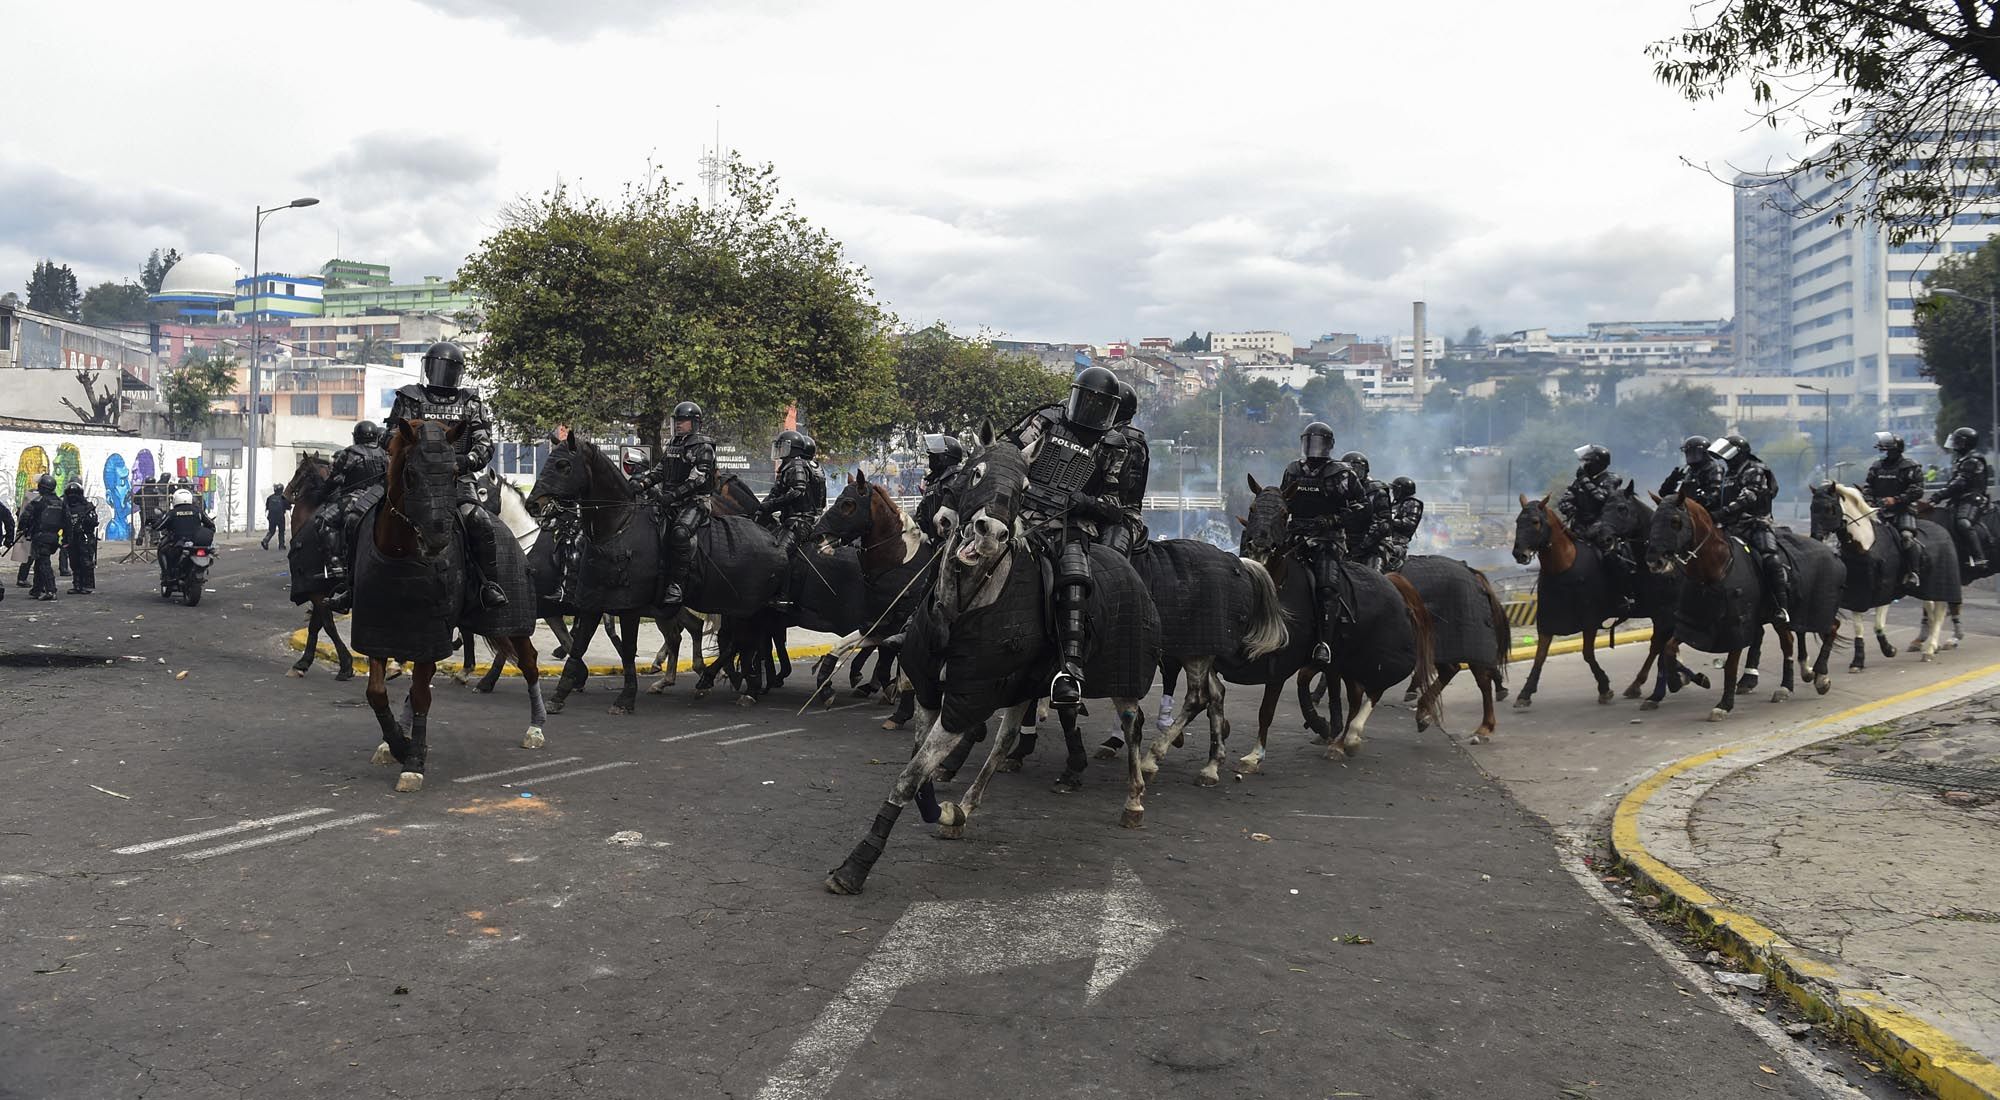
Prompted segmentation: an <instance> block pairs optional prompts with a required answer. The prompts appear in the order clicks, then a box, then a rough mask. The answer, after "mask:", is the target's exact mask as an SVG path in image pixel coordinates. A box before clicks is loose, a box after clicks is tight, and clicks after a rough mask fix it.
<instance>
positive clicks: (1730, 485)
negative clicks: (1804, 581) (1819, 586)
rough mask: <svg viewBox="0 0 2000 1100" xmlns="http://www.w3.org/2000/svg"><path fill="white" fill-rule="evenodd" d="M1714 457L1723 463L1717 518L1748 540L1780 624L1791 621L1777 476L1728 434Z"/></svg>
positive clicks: (1740, 439)
mask: <svg viewBox="0 0 2000 1100" xmlns="http://www.w3.org/2000/svg"><path fill="white" fill-rule="evenodd" d="M1708 449H1709V453H1710V454H1713V455H1714V456H1715V457H1717V458H1719V459H1721V460H1722V462H1723V463H1724V468H1723V477H1722V507H1721V508H1719V509H1717V510H1716V512H1715V519H1716V521H1717V522H1718V523H1720V524H1722V529H1723V530H1725V531H1727V532H1729V533H1730V534H1731V535H1734V536H1736V537H1737V538H1739V539H1741V540H1743V542H1744V543H1745V544H1746V545H1748V546H1749V547H1750V550H1751V552H1752V553H1753V554H1754V555H1755V556H1756V558H1757V566H1758V569H1759V571H1760V572H1761V573H1762V574H1763V576H1764V585H1765V587H1767V588H1769V589H1770V590H1771V606H1772V608H1773V609H1774V610H1775V612H1776V614H1775V616H1774V617H1775V618H1776V619H1777V621H1778V622H1781V623H1789V622H1791V621H1792V610H1791V608H1792V566H1791V563H1790V562H1788V561H1786V560H1785V555H1784V554H1783V553H1782V552H1781V551H1779V549H1778V533H1777V531H1776V529H1775V528H1773V527H1772V526H1771V502H1772V501H1773V500H1776V499H1777V498H1778V476H1777V475H1776V474H1773V473H1772V472H1771V468H1770V467H1769V466H1766V465H1764V460H1763V459H1760V458H1758V457H1757V456H1756V455H1754V454H1752V453H1751V452H1750V444H1749V443H1747V442H1745V441H1744V439H1743V437H1742V436H1740V435H1735V434H1733V433H1732V434H1730V435H1725V436H1723V437H1722V438H1721V439H1718V440H1716V441H1715V442H1714V443H1712V444H1710V445H1709V448H1708Z"/></svg>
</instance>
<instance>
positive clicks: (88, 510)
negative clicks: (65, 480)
mask: <svg viewBox="0 0 2000 1100" xmlns="http://www.w3.org/2000/svg"><path fill="white" fill-rule="evenodd" d="M63 512H64V513H65V515H64V517H63V519H64V531H63V550H64V552H65V553H67V554H68V555H69V567H70V582H69V594H70V595H72V596H88V595H90V594H91V593H92V592H94V591H96V590H97V505H95V504H92V503H91V502H90V498H89V497H87V496H84V495H83V483H82V482H80V481H72V482H70V483H69V487H68V488H65V489H64V490H63Z"/></svg>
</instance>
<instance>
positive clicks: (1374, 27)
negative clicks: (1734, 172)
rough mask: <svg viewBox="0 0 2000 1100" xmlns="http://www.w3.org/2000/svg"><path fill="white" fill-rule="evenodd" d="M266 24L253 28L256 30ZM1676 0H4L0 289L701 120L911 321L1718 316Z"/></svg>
mask: <svg viewBox="0 0 2000 1100" xmlns="http://www.w3.org/2000/svg"><path fill="white" fill-rule="evenodd" d="M252 14H254V15H255V17H256V19H257V23H256V26H255V29H254V31H253V30H252V29H251V25H250V22H249V19H250V16H251V15H252ZM1688 19H1689V10H1688V3H1687V0H1623V2H1620V3H1616V4H1608V3H1604V2H1603V0H1517V2H1514V3H1505V4H1496V3H1493V2H1491V0H1434V2H1432V3H1427V4H1395V5H1390V4H1360V3H1354V2H1351V0H1324V2H1312V3H1307V2H1301V0H1288V2H1280V3H1265V2H1262V0H1230V2H1228V3H1221V4H1218V3H1213V2H1206V3H1181V2H1177V0H1150V2H1146V3H1123V2H1118V3H1113V2H1104V0H1067V2H1063V3H1041V2H1021V0H1015V2H1013V3H1008V4H1002V5H985V4H981V5H973V4H938V3H935V2H929V3H916V2H908V3H905V2H888V0H883V2H852V3H820V2H807V0H797V2H790V0H715V2H712V3H711V2H707V0H683V2H678V3H676V2H640V0H563V2H561V3H552V2H542V0H345V2H343V3H342V4H339V5H329V4H324V3H312V4H306V3H291V2H287V0H276V2H272V3H266V4H262V5H258V6H255V7H254V8H248V9H243V10H242V11H240V12H237V13H235V14H233V15H231V16H229V17H226V18H220V19H208V18H194V17H192V16H191V15H190V13H189V10H188V9H187V8H185V7H184V6H180V5H172V4H160V3H151V2H149V3H123V2H121V3H115V4H110V3H89V4H82V3H77V4H37V5H32V6H29V5H16V6H15V7H13V8H12V9H10V11H9V14H8V17H7V28H6V38H7V40H8V41H9V42H10V43H11V45H10V48H9V50H8V68H9V76H10V80H9V85H10V89H11V93H12V94H11V95H10V96H9V97H8V98H9V101H10V108H11V109H10V110H9V111H8V119H7V125H6V126H5V127H4V128H0V285H4V286H5V287H6V288H8V289H24V287H25V283H26V281H27V276H28V272H29V269H30V268H31V266H32V265H33V263H34V261H35V260H36V259H37V258H39V257H42V256H45V255H46V256H50V257H53V258H55V259H56V260H58V261H60V262H65V263H69V264H71V265H72V266H74V267H75V268H76V269H77V271H78V274H79V277H80V278H81V279H83V280H84V283H85V285H86V286H88V285H90V284H92V283H96V282H99V281H102V280H104V279H122V278H127V277H132V276H135V275H136V273H137V271H138V268H139V266H140V264H141V262H142V261H143V260H144V258H145V256H146V253H147V252H148V250H150V249H152V248H154V247H159V246H166V245H172V246H175V247H178V248H180V249H181V250H182V251H183V252H191V251H218V252H222V253H224V254H226V255H229V256H230V257H232V258H233V259H235V260H236V261H237V262H238V263H240V264H242V265H243V266H244V267H246V268H247V267H248V266H249V264H250V251H251V240H250V231H251V221H252V210H253V208H254V207H255V206H256V205H257V204H259V203H264V204H271V203H276V202H283V201H285V200H288V199H290V198H292V197H293V196H295V195H315V196H318V197H319V198H320V199H321V200H322V202H321V205H319V206H317V207H314V208H312V209H307V210H296V211H285V212H284V213H281V214H278V215H276V216H274V217H273V218H271V219H269V220H268V221H267V222H266V223H265V234H264V257H265V263H264V266H265V268H266V269H267V270H287V271H294V272H306V271H314V270H316V269H317V268H318V266H319V264H320V263H321V262H323V261H324V260H326V259H327V258H329V257H330V256H332V255H334V253H335V249H336V242H338V245H337V247H338V249H339V253H340V254H341V255H343V256H345V257H348V258H353V259H365V260H372V261H377V262H386V263H390V264H392V265H393V266H394V269H395V274H396V275H397V277H398V278H399V280H404V279H414V278H415V277H418V276H422V275H426V274H437V275H449V274H450V273H451V272H452V271H453V270H454V269H455V268H456V266H457V263H458V261H459V260H460V258H462V257H463V256H464V255H465V254H466V253H467V252H468V251H469V250H470V249H471V248H472V247H474V246H475V245H476V244H477V243H478V242H479V240H480V239H481V238H482V237H484V236H485V235H486V233H487V232H488V231H489V230H490V228H491V226H492V224H493V215H494V212H495V211H496V210H497V209H498V208H499V207H500V206H501V205H502V204H504V203H506V202H507V201H509V200H510V199H511V198H513V197H516V196H519V195H523V194H534V193H538V192H540V191H542V190H544V189H546V188H547V187H548V186H550V185H551V184H553V183H555V182H557V181H558V180H562V181H567V182H569V183H571V184H572V185H576V186H579V187H581V188H584V189H586V190H589V191H593V192H597V193H601V194H606V195H610V194H615V193H616V191H617V189H618V187H619V185H620V184H622V183H623V182H625V181H627V180H630V179H635V178H640V177H643V176H644V175H645V174H646V171H647V162H648V159H649V158H651V159H653V160H654V161H656V162H657V163H658V164H659V165H660V166H661V169H662V170H663V171H664V172H665V173H666V174H668V175H669V176H671V177H675V178H679V179H683V180H685V181H687V182H688V183H689V184H690V185H691V186H697V187H698V186H699V184H698V183H697V182H696V181H695V179H694V176H695V173H696V171H697V170H698V166H697V164H696V160H697V157H698V156H699V154H700V151H701V148H702V146H703V145H705V144H707V143H708V142H709V141H710V140H711V135H712V133H713V129H714V125H715V119H716V106H717V105H718V104H720V105H721V123H722V140H723V144H724V145H725V146H727V147H730V148H734V149H736V150H738V151H740V152H741V153H742V154H743V155H744V156H745V157H746V158H748V159H751V160H754V161H769V162H771V163H773V164H774V165H775V166H776V167H777V170H778V172H779V174H780V176H781V177H782V179H783V182H784V186H785V188H786V190H787V192H788V193H789V194H791V195H792V196H794V197H795V198H797V200H798V202H799V204H800V206H801V208H802V209H803V210H804V211H805V213H806V214H807V215H808V216H809V217H811V218H812V219H814V220H815V221H817V222H819V223H820V224H822V225H824V226H826V227H827V228H828V229H829V230H830V231H831V232H832V233H833V234H834V235H835V236H836V237H838V238H839V239H841V240H843V241H844V242H846V245H847V248H848V251H849V254H850V256H851V257H852V258H853V259H855V260H856V261H858V262H860V263H862V264H864V265H866V267H867V268H868V270H869V272H870V273H871V275H872V276H873V278H874V280H875V283H876V285H877V287H878V288H879V290H880V291H881V294H882V296H883V298H884V299H885V300H886V302H887V304H888V305H889V307H890V308H891V309H893V310H894V311H895V312H896V313H897V314H898V315H900V316H901V317H902V318H904V319H905V320H906V321H909V322H913V323H927V322H929V321H932V320H938V319H943V320H945V321H947V322H948V323H950V324H951V325H953V326H954V327H956V328H958V329H960V330H963V331H971V330H973V329H977V328H980V327H986V328H990V329H993V330H998V331H1000V332H1004V333H1006V334H1008V335H1011V336H1017V337H1021V338H1032V339H1056V340H1084V341H1093V342H1104V341H1108V340H1117V339H1123V338H1132V339H1138V338H1140V337H1144V336H1153V335H1171V336H1175V337H1179V336H1181V335H1184V334H1186V333H1187V332H1188V331H1189V330H1190V329H1242V328H1281V329H1286V330H1288V331H1290V332H1291V333H1292V335H1293V336H1294V338H1295V339H1297V340H1298V341H1300V342H1301V343H1303V342H1305V341H1306V340H1309V339H1310V338H1311V337H1313V336H1314V335H1317V334H1318V333H1321V332H1325V331H1332V330H1341V331H1358V332H1361V333H1363V334H1364V335H1378V334H1380V335H1388V334H1395V333H1404V332H1407V331H1408V329H1409V324H1410V315H1409V302H1410V300H1411V299H1414V298H1425V299H1427V300H1428V301H1429V302H1430V303H1431V310H1432V328H1433V331H1436V330H1438V329H1445V330H1448V331H1449V332H1450V333H1451V334H1453V335H1456V334H1457V333H1459V332H1462V331H1463V330H1464V328H1465V327H1466V326H1467V325H1469V324H1479V325H1482V326H1484V327H1485V328H1486V329H1488V330H1489V331H1497V330H1505V329H1514V328H1522V327H1528V326H1540V325H1547V326H1550V327H1553V328H1557V329H1560V330H1571V329H1580V328H1581V327H1582V325H1583V324H1584V323H1585V322H1588V321H1592V320H1624V319H1640V318H1692V317H1723V316H1727V315H1728V314H1729V312H1730V309H1731V305H1730V303H1731V288H1730V280H1731V269H1730V235H1729V228H1730V192H1729V189H1728V188H1727V187H1726V186H1724V185H1723V184H1721V183H1718V182H1716V181H1715V180H1713V179H1711V178H1710V177H1709V176H1707V175H1705V174H1703V173H1702V172H1701V171H1698V170H1696V169H1693V168H1689V167H1687V166H1685V165H1684V164H1683V163H1682V162H1683V159H1684V158H1685V159H1686V160H1691V161H1694V162H1697V163H1708V164H1713V165H1717V166H1723V165H1732V164H1733V165H1736V166H1742V167H1756V166H1761V165H1763V164H1765V163H1766V162H1767V158H1768V157H1769V156H1770V155H1771V154H1772V153H1773V152H1781V151H1782V149H1783V146H1782V143H1780V142H1779V141H1778V139H1776V138H1774V137H1772V136H1771V135H1769V133H1768V131H1763V130H1760V129H1756V128H1752V127H1750V126H1749V124H1748V120H1747V119H1746V117H1745V116H1744V114H1743V111H1742V106H1741V103H1740V102H1738V101H1731V102H1728V103H1724V104H1717V105H1710V106H1705V107H1702V108H1699V109H1697V108H1694V107H1691V106H1689V105H1687V104H1685V103H1683V102H1681V101H1680V100H1678V99H1676V98H1675V97H1674V96H1673V95H1672V94H1670V93H1669V92H1668V91H1667V90H1666V89H1665V88H1663V87H1662V86H1660V85H1658V84H1657V83H1655V82H1654V80H1653V78H1652V76H1651V69H1650V65H1649V63H1648V61H1647V58H1646V57H1645V55H1644V52H1643V51H1644V47H1645V45H1646V43H1647V42H1648V41H1650V40H1652V39H1654V38H1658V37H1662V36H1664V35H1666V34H1669V33H1671V32H1672V31H1674V30H1675V29H1677V28H1679V27H1680V26H1681V25H1683V24H1684V23H1686V22H1687V21H1688Z"/></svg>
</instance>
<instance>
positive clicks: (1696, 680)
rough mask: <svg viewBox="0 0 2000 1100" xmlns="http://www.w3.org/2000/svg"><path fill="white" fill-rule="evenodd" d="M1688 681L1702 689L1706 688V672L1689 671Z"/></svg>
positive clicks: (1705, 689)
mask: <svg viewBox="0 0 2000 1100" xmlns="http://www.w3.org/2000/svg"><path fill="white" fill-rule="evenodd" d="M1688 681H1689V682H1690V683H1692V684H1694V686H1696V687H1698V688H1700V689H1701V690H1703V691H1707V690H1708V674H1707V673H1705V672H1695V673H1690V674H1689V676H1688Z"/></svg>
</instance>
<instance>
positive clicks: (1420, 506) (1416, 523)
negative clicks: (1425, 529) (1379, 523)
mask: <svg viewBox="0 0 2000 1100" xmlns="http://www.w3.org/2000/svg"><path fill="white" fill-rule="evenodd" d="M1423 522H1424V502H1423V501H1421V500H1418V499H1417V498H1416V497H1406V498H1404V499H1402V500H1399V501H1397V502H1396V503H1394V504H1392V505H1390V506H1389V531H1390V533H1391V534H1397V535H1401V536H1403V537H1404V538H1408V537H1410V536H1411V535H1414V534H1416V533H1417V528H1418V527H1421V526H1423Z"/></svg>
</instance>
